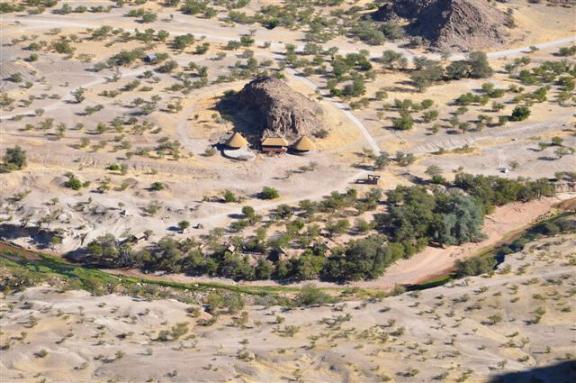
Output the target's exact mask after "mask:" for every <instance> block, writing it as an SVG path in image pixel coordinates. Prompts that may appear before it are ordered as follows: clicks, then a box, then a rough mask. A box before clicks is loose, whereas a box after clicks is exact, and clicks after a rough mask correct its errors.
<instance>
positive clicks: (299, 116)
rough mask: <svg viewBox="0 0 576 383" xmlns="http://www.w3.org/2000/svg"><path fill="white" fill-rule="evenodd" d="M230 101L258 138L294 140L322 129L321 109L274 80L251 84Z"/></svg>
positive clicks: (269, 79) (260, 80)
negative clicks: (247, 118)
mask: <svg viewBox="0 0 576 383" xmlns="http://www.w3.org/2000/svg"><path fill="white" fill-rule="evenodd" d="M233 101H234V103H235V104H236V106H237V107H238V108H241V109H242V111H243V113H244V114H249V115H250V117H251V118H252V119H253V120H254V122H255V123H256V125H257V128H258V130H259V134H260V136H261V137H268V136H282V137H285V138H287V139H289V140H294V139H296V138H298V137H299V136H302V135H314V134H315V133H316V132H318V131H319V130H321V129H322V108H321V107H320V106H319V105H317V104H316V103H315V102H313V101H311V100H310V99H308V98H306V97H305V96H304V95H302V94H300V93H298V92H296V91H294V90H292V89H291V88H290V87H289V86H288V85H287V84H286V83H284V82H283V81H281V80H278V79H276V78H272V77H262V78H258V79H255V80H253V81H251V82H250V83H248V84H246V86H244V88H243V89H242V90H241V91H240V92H238V94H237V95H235V97H234V100H233Z"/></svg>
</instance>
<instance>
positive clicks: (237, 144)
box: [226, 132, 248, 149]
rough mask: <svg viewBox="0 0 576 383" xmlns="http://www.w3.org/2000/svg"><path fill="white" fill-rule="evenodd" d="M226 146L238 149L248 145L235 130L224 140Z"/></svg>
mask: <svg viewBox="0 0 576 383" xmlns="http://www.w3.org/2000/svg"><path fill="white" fill-rule="evenodd" d="M226 146H228V147H229V148H232V149H240V148H244V147H246V146H248V141H247V140H246V139H245V138H244V137H243V136H242V135H241V134H240V133H238V132H235V133H234V134H233V135H232V137H230V138H229V139H228V141H226Z"/></svg>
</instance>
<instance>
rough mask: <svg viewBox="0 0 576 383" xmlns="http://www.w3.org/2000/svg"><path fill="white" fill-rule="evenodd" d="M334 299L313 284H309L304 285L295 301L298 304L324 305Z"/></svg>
mask: <svg viewBox="0 0 576 383" xmlns="http://www.w3.org/2000/svg"><path fill="white" fill-rule="evenodd" d="M332 301H333V298H332V297H330V296H329V295H328V294H326V293H325V292H323V291H322V290H320V289H319V288H317V287H316V286H315V285H313V284H307V285H306V286H304V287H302V289H301V290H300V292H299V293H298V295H297V296H296V299H295V303H296V304H297V305H298V306H312V305H322V304H325V303H330V302H332Z"/></svg>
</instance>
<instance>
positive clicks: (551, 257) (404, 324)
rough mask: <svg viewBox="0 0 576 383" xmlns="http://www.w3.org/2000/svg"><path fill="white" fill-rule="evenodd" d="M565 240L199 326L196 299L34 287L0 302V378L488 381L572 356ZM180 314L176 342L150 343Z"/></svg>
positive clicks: (575, 240)
mask: <svg viewBox="0 0 576 383" xmlns="http://www.w3.org/2000/svg"><path fill="white" fill-rule="evenodd" d="M575 246H576V237H575V236H574V235H571V236H563V237H555V238H549V239H544V240H539V241H537V242H535V243H532V244H530V245H529V246H528V247H527V248H526V250H525V251H523V252H521V253H517V254H513V255H509V256H508V257H507V258H506V261H505V262H504V263H503V264H502V265H500V266H499V271H497V272H496V274H495V275H493V276H483V277H474V278H467V279H465V280H460V281H457V282H454V283H451V284H449V285H446V286H443V287H438V288H433V289H429V290H424V291H422V292H418V293H407V294H402V295H399V296H396V297H389V298H384V299H382V300H379V301H371V302H346V303H339V304H335V305H328V306H324V307H316V308H308V309H293V310H283V309H282V308H280V307H275V306H272V307H266V306H262V305H258V304H257V305H249V306H246V307H245V308H244V310H243V311H244V312H245V313H246V314H237V315H234V316H229V315H226V314H223V315H221V316H220V317H219V319H218V320H217V321H216V323H215V324H213V325H211V326H201V325H200V322H199V319H200V318H204V319H206V318H208V317H209V315H208V314H206V313H202V310H201V309H200V312H201V314H200V317H199V318H193V317H191V316H190V315H189V314H188V313H189V312H192V311H193V310H188V309H190V308H194V307H195V308H199V306H198V305H197V304H194V303H189V304H184V303H180V302H176V301H169V300H160V301H150V302H146V301H141V300H136V299H132V298H130V297H125V296H117V295H107V296H100V297H94V296H90V295H89V294H88V293H86V292H81V291H67V292H59V291H55V290H53V289H51V288H49V287H38V288H31V289H28V290H26V291H24V292H22V293H18V294H14V295H9V296H6V297H4V299H2V301H1V302H0V310H1V317H0V326H1V329H2V335H1V337H0V344H1V345H2V347H3V350H2V353H1V354H0V374H1V375H2V377H3V380H2V381H3V382H6V383H8V382H10V383H12V382H32V381H39V380H40V381H45V382H47V383H51V382H59V383H65V382H88V381H90V382H107V381H110V380H112V381H118V382H144V381H162V382H187V383H189V382H195V383H196V382H210V383H212V382H280V381H300V382H314V383H315V382H327V381H330V382H348V383H370V382H382V381H391V382H431V381H437V380H438V381H445V382H455V381H466V382H472V383H480V382H486V381H487V380H488V379H490V378H491V377H494V376H498V375H501V374H507V373H512V372H516V371H524V370H529V369H535V368H539V367H547V366H551V365H555V364H557V363H561V362H562V361H565V360H566V359H565V358H566V355H567V353H572V352H573V349H574V339H573V336H572V332H573V325H574V322H575V321H576V316H575V314H574V310H575V309H576V306H575V305H574V300H573V299H572V298H571V297H572V293H571V291H572V292H573V290H574V287H575V286H576V280H575V275H576V274H575V273H574V271H575V270H574V265H573V259H574V256H576V254H575V253H574V248H575ZM570 260H572V262H571V263H569V261H570ZM241 317H243V318H245V319H244V320H241V321H239V318H241ZM178 324H180V328H181V329H182V328H184V330H183V331H180V332H179V333H180V334H181V335H179V338H178V339H173V338H172V336H168V338H167V339H166V340H165V341H160V340H159V338H158V335H159V333H160V331H161V330H167V331H169V333H170V332H172V329H174V328H176V327H175V326H177V325H178ZM535 373H536V372H535ZM536 378H540V379H542V378H546V379H548V380H547V381H549V382H555V383H567V382H569V381H570V379H571V378H570V377H569V375H568V373H567V372H566V371H564V372H562V370H560V369H558V370H556V372H555V374H552V375H551V373H548V374H547V375H545V376H542V375H540V376H539V375H538V373H536V375H534V376H532V377H527V378H526V379H527V380H526V382H528V381H529V379H536ZM532 381H534V380H532ZM515 382H520V381H519V380H515Z"/></svg>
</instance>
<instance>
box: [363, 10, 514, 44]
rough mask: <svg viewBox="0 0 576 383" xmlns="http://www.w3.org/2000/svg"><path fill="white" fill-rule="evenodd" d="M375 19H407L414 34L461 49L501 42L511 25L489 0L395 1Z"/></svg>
mask: <svg viewBox="0 0 576 383" xmlns="http://www.w3.org/2000/svg"><path fill="white" fill-rule="evenodd" d="M373 18H374V19H376V20H380V21H390V20H394V19H406V20H408V22H409V26H408V30H409V32H410V33H411V34H413V35H417V36H421V37H423V38H424V39H426V40H428V41H429V42H430V43H431V44H432V45H435V46H437V47H440V48H448V49H450V48H451V49H454V48H455V49H460V50H474V49H482V48H486V47H492V46H495V45H500V44H502V43H504V42H505V41H506V38H507V36H508V33H507V30H506V25H510V17H509V16H507V15H506V14H504V13H503V12H501V11H499V10H498V9H496V8H495V7H494V6H493V5H491V4H490V3H488V2H487V1H485V0H395V1H393V2H392V3H387V4H386V5H384V6H382V7H381V8H380V9H379V10H378V11H377V12H375V13H374V14H373Z"/></svg>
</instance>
